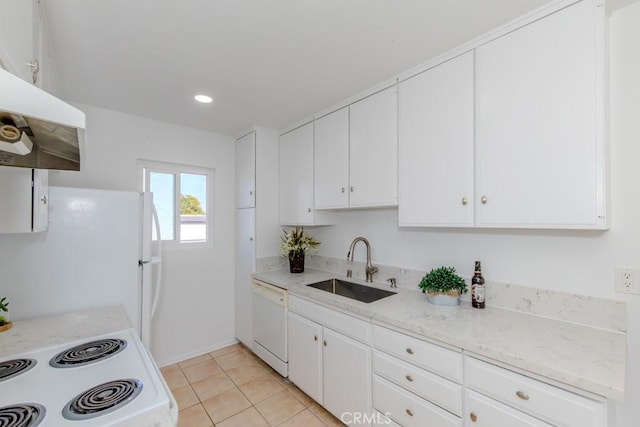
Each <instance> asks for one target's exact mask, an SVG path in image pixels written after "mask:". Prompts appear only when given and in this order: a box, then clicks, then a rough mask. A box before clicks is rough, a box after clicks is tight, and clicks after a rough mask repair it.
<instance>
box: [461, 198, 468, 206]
mask: <svg viewBox="0 0 640 427" xmlns="http://www.w3.org/2000/svg"><path fill="white" fill-rule="evenodd" d="M468 203H469V199H467V198H466V197H463V198H462V205H463V206H467V204H468Z"/></svg>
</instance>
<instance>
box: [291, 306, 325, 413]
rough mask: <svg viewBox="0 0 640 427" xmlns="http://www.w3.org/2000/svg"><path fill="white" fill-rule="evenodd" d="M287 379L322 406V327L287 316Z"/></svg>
mask: <svg viewBox="0 0 640 427" xmlns="http://www.w3.org/2000/svg"><path fill="white" fill-rule="evenodd" d="M288 316H289V319H288V328H289V329H288V334H289V336H288V340H289V379H290V380H291V381H292V382H293V383H294V384H295V385H296V386H298V388H299V389H300V390H302V391H304V392H305V393H306V394H307V395H308V396H309V397H310V398H312V399H313V400H315V401H316V402H318V403H320V404H322V402H323V400H322V326H321V325H319V324H317V323H316V322H312V321H311V320H309V319H305V318H304V317H302V316H298V315H297V314H295V313H291V312H289V314H288Z"/></svg>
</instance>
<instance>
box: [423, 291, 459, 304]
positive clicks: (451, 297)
mask: <svg viewBox="0 0 640 427" xmlns="http://www.w3.org/2000/svg"><path fill="white" fill-rule="evenodd" d="M427 301H428V302H429V303H431V304H435V305H460V293H459V292H458V291H449V292H447V293H444V292H427Z"/></svg>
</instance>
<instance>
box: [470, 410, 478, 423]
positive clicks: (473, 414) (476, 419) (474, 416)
mask: <svg viewBox="0 0 640 427" xmlns="http://www.w3.org/2000/svg"><path fill="white" fill-rule="evenodd" d="M469 418H471V421H472V422H474V423H475V422H476V421H478V416H477V415H476V414H475V413H474V412H472V413H470V414H469Z"/></svg>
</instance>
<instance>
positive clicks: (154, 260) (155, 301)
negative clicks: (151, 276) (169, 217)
mask: <svg viewBox="0 0 640 427" xmlns="http://www.w3.org/2000/svg"><path fill="white" fill-rule="evenodd" d="M151 209H152V215H153V222H154V224H155V227H156V236H157V242H158V257H157V258H151V260H150V261H147V262H150V263H151V264H156V265H157V266H158V271H157V273H158V274H156V277H155V279H156V280H155V281H156V283H155V286H154V288H155V292H154V295H153V304H152V305H151V319H153V316H154V314H155V313H156V308H158V301H159V299H160V292H161V290H162V266H161V263H162V235H161V234H160V221H159V220H158V211H157V210H156V207H155V205H152V206H151Z"/></svg>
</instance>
